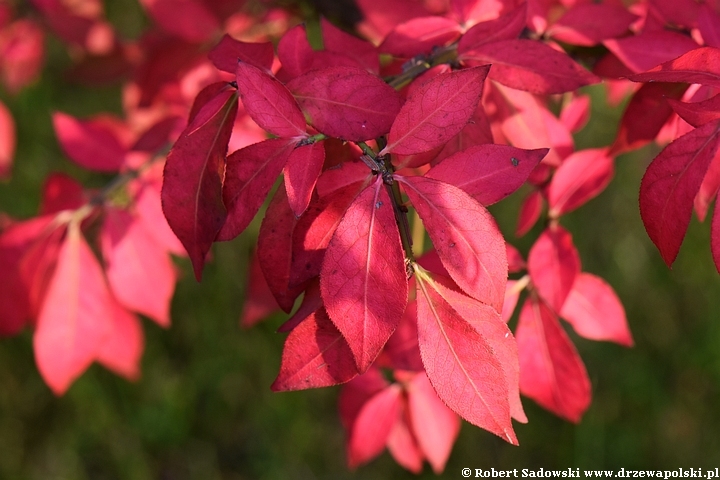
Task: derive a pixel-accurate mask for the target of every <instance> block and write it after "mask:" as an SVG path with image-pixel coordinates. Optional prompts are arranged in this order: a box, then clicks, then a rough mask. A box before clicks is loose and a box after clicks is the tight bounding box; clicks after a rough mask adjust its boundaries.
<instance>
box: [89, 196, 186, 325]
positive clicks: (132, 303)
mask: <svg viewBox="0 0 720 480" xmlns="http://www.w3.org/2000/svg"><path fill="white" fill-rule="evenodd" d="M100 240H101V242H100V243H101V246H102V252H103V258H104V259H105V265H106V274H107V279H108V282H109V284H110V288H111V289H112V291H113V293H114V295H115V298H117V301H118V302H119V303H120V304H121V305H122V306H123V307H125V308H127V309H129V310H133V311H135V312H138V313H142V314H143V315H147V316H148V317H150V318H152V319H153V320H154V321H155V322H157V323H158V325H160V326H162V327H167V326H169V325H170V300H171V299H172V295H173V291H174V290H175V280H176V274H175V267H174V265H173V264H172V261H171V260H170V257H169V256H168V254H167V253H166V252H165V251H164V250H163V248H162V247H161V246H160V245H159V244H158V243H157V242H155V240H154V239H153V237H152V236H151V235H150V233H149V232H148V231H147V230H146V229H145V225H144V224H143V223H142V222H140V221H139V219H137V218H135V217H133V216H132V215H131V214H130V213H128V212H126V211H124V210H119V209H115V208H108V209H107V211H106V217H105V222H103V226H102V230H101V232H100Z"/></svg>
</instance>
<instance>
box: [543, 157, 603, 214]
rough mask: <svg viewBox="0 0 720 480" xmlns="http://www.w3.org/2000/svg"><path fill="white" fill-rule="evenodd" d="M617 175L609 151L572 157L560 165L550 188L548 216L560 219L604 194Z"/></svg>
mask: <svg viewBox="0 0 720 480" xmlns="http://www.w3.org/2000/svg"><path fill="white" fill-rule="evenodd" d="M614 172H615V164H614V162H613V159H612V158H611V157H610V156H609V155H608V149H607V148H591V149H588V150H581V151H578V152H575V153H573V154H572V155H570V156H569V157H568V158H566V159H565V161H564V162H563V163H562V165H560V168H558V169H557V171H556V172H555V175H553V178H552V181H551V182H550V185H549V187H548V203H549V205H550V212H549V215H550V217H551V218H558V217H559V216H560V215H564V214H566V213H568V212H571V211H573V210H575V209H576V208H578V207H579V206H581V205H583V204H584V203H585V202H587V201H588V200H590V199H591V198H594V197H596V196H597V195H598V194H599V193H600V192H602V191H603V190H604V189H605V187H607V185H608V183H610V180H611V179H612V176H613V173H614Z"/></svg>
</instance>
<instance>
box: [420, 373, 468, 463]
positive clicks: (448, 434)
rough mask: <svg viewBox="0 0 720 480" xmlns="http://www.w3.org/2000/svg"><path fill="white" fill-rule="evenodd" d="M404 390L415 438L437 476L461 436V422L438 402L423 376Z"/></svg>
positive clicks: (428, 382) (438, 399) (433, 390)
mask: <svg viewBox="0 0 720 480" xmlns="http://www.w3.org/2000/svg"><path fill="white" fill-rule="evenodd" d="M407 390H408V408H409V410H410V422H411V425H412V430H413V432H414V433H415V438H416V439H417V443H418V445H419V446H420V449H421V450H422V452H423V453H424V454H425V457H426V458H427V459H428V461H429V462H430V465H431V466H432V469H433V471H434V472H435V473H436V474H438V475H439V474H441V473H442V472H443V470H444V469H445V464H446V463H447V460H448V457H449V456H450V452H451V451H452V447H453V444H454V443H455V439H456V438H457V435H458V433H459V432H460V419H459V418H458V416H457V415H456V414H455V413H454V412H453V411H452V410H450V409H449V408H448V407H446V406H445V404H444V403H443V402H442V400H440V398H439V397H438V395H437V393H435V389H433V387H432V385H431V384H430V381H429V380H428V377H427V375H425V374H424V373H419V374H417V375H415V377H414V378H413V379H412V380H411V381H410V383H409V384H408V386H407Z"/></svg>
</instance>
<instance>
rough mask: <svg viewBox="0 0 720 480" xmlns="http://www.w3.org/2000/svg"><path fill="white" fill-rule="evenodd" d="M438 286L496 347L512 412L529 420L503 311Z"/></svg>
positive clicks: (512, 338) (521, 418) (469, 321)
mask: <svg viewBox="0 0 720 480" xmlns="http://www.w3.org/2000/svg"><path fill="white" fill-rule="evenodd" d="M434 287H435V290H436V291H437V292H438V294H440V295H441V296H442V297H443V299H444V300H445V301H446V302H448V304H449V305H450V306H451V307H452V308H453V310H455V311H456V312H457V313H458V314H459V315H460V316H461V317H462V318H463V319H464V320H465V321H467V322H468V323H469V324H470V325H472V326H473V327H474V328H475V330H477V331H478V333H480V335H482V337H483V338H484V339H485V341H487V343H488V345H490V347H491V348H492V349H493V351H494V353H495V357H496V358H497V360H498V362H499V363H500V368H501V369H502V371H503V375H504V377H505V380H506V382H507V389H508V400H509V402H510V416H511V417H512V418H514V419H515V420H517V421H519V422H522V423H527V417H526V416H525V412H524V411H523V407H522V403H521V402H520V390H519V388H518V382H519V366H518V353H517V344H516V343H515V338H514V337H513V335H512V333H511V332H510V329H509V328H508V327H507V324H506V322H505V321H503V319H502V317H501V316H500V314H499V313H498V312H497V311H495V310H494V309H493V308H492V307H490V306H489V305H485V304H484V303H481V302H478V301H477V300H475V299H472V298H470V297H467V296H465V295H464V294H462V293H460V292H457V291H455V290H454V289H452V288H448V287H446V286H444V285H443V284H442V283H440V282H438V283H437V284H436V285H435V286H434Z"/></svg>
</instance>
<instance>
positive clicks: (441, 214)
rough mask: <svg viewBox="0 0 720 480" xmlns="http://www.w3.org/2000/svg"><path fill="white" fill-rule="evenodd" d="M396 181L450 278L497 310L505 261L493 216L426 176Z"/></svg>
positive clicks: (500, 300) (505, 278)
mask: <svg viewBox="0 0 720 480" xmlns="http://www.w3.org/2000/svg"><path fill="white" fill-rule="evenodd" d="M395 179H396V180H397V181H400V182H402V183H403V185H404V186H405V190H406V192H407V194H408V197H410V201H411V202H412V204H413V207H415V209H416V210H417V212H418V214H419V215H420V218H421V219H422V221H423V224H424V225H425V228H426V229H427V232H428V235H429V236H430V239H431V240H432V242H433V245H434V246H435V249H436V250H437V253H438V255H439V256H440V259H441V260H442V262H443V265H444V266H445V268H446V269H447V271H448V273H449V274H450V276H451V277H452V279H453V280H455V282H456V283H457V284H458V285H459V286H460V288H462V289H463V290H464V291H465V292H466V293H467V294H468V295H470V296H471V297H473V298H475V299H477V300H480V301H481V302H484V303H487V304H489V305H491V306H492V307H493V308H495V310H497V311H500V310H501V309H502V304H503V298H504V296H505V282H506V280H507V257H506V252H505V240H504V239H503V237H502V234H501V233H500V230H498V227H497V225H496V224H495V219H493V217H492V215H490V213H489V212H488V211H487V209H486V208H485V207H483V206H482V205H480V204H479V203H477V202H476V201H475V200H474V199H473V198H472V197H470V196H469V195H468V194H466V193H465V192H463V191H462V190H460V189H459V188H457V187H455V186H453V185H450V184H447V183H443V182H440V181H437V180H433V179H430V178H425V177H403V176H399V175H396V176H395Z"/></svg>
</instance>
